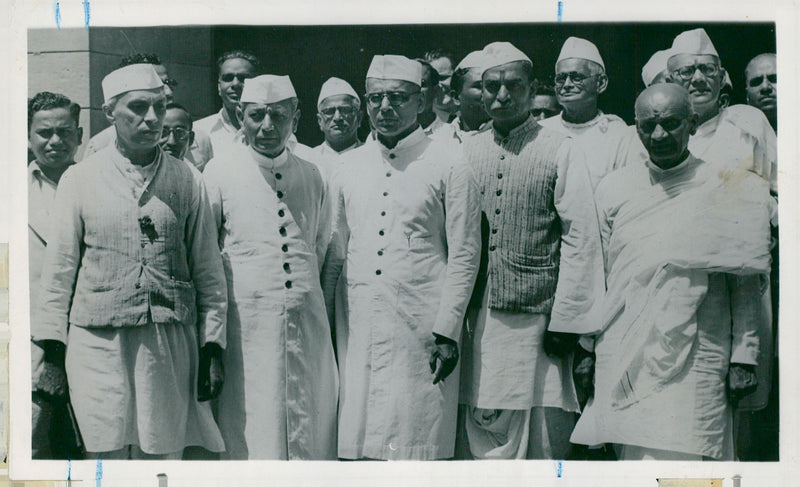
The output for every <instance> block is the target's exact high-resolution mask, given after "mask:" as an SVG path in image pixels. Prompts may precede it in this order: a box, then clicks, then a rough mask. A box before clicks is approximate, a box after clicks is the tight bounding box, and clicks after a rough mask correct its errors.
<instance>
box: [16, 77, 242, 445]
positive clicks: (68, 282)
mask: <svg viewBox="0 0 800 487" xmlns="http://www.w3.org/2000/svg"><path fill="white" fill-rule="evenodd" d="M163 86H164V85H163V83H162V81H161V79H160V77H159V75H158V73H157V72H156V71H155V69H154V68H153V66H152V65H150V64H141V63H140V64H132V65H129V66H125V67H123V68H120V69H117V70H115V71H113V72H111V73H110V74H108V75H107V76H106V77H105V78H104V79H103V82H102V87H103V96H104V99H105V103H104V104H103V112H104V114H105V115H106V118H107V119H108V120H109V122H111V123H112V125H113V127H114V130H115V131H116V143H115V144H113V145H109V146H106V147H105V148H103V149H102V150H100V151H98V152H97V153H95V154H94V155H92V156H90V157H89V158H87V159H86V160H84V161H83V162H81V163H80V164H75V165H74V166H72V167H70V168H69V169H68V170H67V171H66V172H65V173H64V175H63V176H62V177H61V180H60V181H59V186H58V191H57V192H56V197H55V203H54V209H55V210H54V213H53V217H52V219H51V222H52V224H51V227H50V233H49V240H48V242H47V251H46V255H45V261H44V266H43V270H42V278H41V286H40V292H39V298H38V299H39V304H38V306H36V308H35V311H36V312H35V313H33V316H32V318H31V333H32V339H33V340H35V341H37V342H38V343H39V344H40V345H41V346H42V348H43V349H44V351H45V370H44V371H43V372H42V374H43V375H44V376H46V379H47V381H46V382H49V383H51V384H53V383H62V384H63V381H64V380H65V379H68V380H69V391H70V402H71V404H72V406H73V409H74V411H75V417H76V419H77V422H78V425H79V427H80V431H81V435H82V437H83V441H84V444H85V447H86V458H89V459H98V458H99V459H171V460H176V459H180V458H181V456H182V452H183V450H184V448H185V447H187V446H201V447H205V448H206V449H207V450H210V451H212V452H220V451H222V450H223V449H224V444H223V441H222V436H221V435H220V432H219V429H218V428H217V425H216V424H215V422H214V418H213V415H212V414H211V408H210V407H209V404H208V402H205V401H208V400H209V399H212V398H214V397H216V395H217V394H219V392H220V389H221V387H222V382H223V373H222V369H221V355H222V349H223V348H224V347H225V339H226V337H225V315H226V309H227V296H226V289H225V274H224V270H223V267H222V259H221V257H220V252H219V247H218V244H217V234H216V231H215V228H214V222H213V218H212V214H211V208H210V206H209V204H208V197H207V195H206V189H205V185H204V184H203V181H202V178H201V176H200V173H199V172H198V171H197V170H196V169H194V168H193V167H189V166H188V165H187V164H184V163H181V162H179V161H177V160H175V159H174V158H173V157H172V156H170V155H168V154H165V153H164V152H163V150H162V149H161V148H160V147H159V146H158V142H159V139H160V138H161V130H162V123H163V119H164V112H165V107H166V96H165V95H164V87H163ZM42 380H44V379H42Z"/></svg>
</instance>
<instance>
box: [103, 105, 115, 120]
mask: <svg viewBox="0 0 800 487" xmlns="http://www.w3.org/2000/svg"><path fill="white" fill-rule="evenodd" d="M102 108H103V115H105V116H106V120H108V123H110V124H111V125H114V113H113V112H114V108H113V107H111V106H110V105H109V104H108V103H104V104H103V107H102Z"/></svg>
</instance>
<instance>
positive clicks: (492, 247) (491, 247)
mask: <svg viewBox="0 0 800 487" xmlns="http://www.w3.org/2000/svg"><path fill="white" fill-rule="evenodd" d="M496 248H497V247H495V246H494V245H492V246H490V247H489V250H491V251H492V252H494V249H496Z"/></svg>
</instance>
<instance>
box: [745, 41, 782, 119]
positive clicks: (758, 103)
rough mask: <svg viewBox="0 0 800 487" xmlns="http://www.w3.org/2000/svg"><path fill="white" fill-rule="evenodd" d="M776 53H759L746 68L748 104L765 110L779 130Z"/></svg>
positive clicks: (765, 113) (768, 117)
mask: <svg viewBox="0 0 800 487" xmlns="http://www.w3.org/2000/svg"><path fill="white" fill-rule="evenodd" d="M777 73H778V72H777V68H776V65H775V53H765V54H759V55H758V56H756V57H754V58H753V59H751V60H750V62H749V63H747V68H745V70H744V78H745V83H746V86H745V90H746V93H747V104H748V105H750V106H754V107H756V108H758V109H759V110H761V111H762V112H764V115H766V116H767V120H769V124H770V125H772V128H773V129H775V132H777V131H778V74H777Z"/></svg>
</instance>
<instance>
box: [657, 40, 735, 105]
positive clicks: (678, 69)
mask: <svg viewBox="0 0 800 487" xmlns="http://www.w3.org/2000/svg"><path fill="white" fill-rule="evenodd" d="M667 71H668V72H669V80H670V82H672V83H676V84H679V85H681V86H683V87H684V88H686V89H687V90H689V95H691V97H692V105H693V106H694V109H695V110H696V111H697V112H698V113H706V112H709V111H716V110H717V109H718V106H719V105H718V102H719V92H720V89H721V88H722V80H723V78H724V74H723V71H722V68H721V67H720V65H719V59H718V58H717V57H716V56H712V55H709V54H676V55H675V56H672V57H671V58H669V62H668V63H667Z"/></svg>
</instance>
